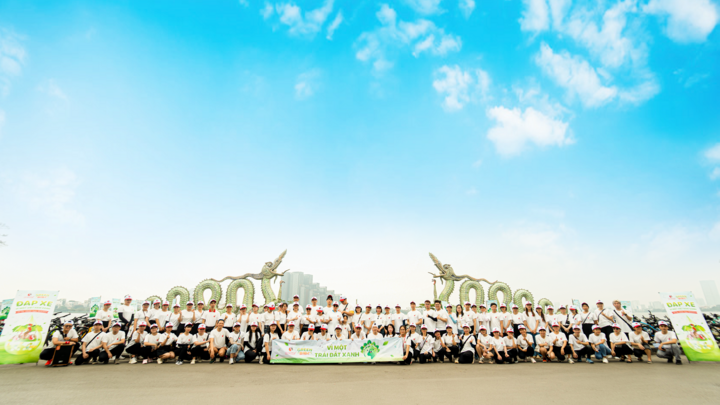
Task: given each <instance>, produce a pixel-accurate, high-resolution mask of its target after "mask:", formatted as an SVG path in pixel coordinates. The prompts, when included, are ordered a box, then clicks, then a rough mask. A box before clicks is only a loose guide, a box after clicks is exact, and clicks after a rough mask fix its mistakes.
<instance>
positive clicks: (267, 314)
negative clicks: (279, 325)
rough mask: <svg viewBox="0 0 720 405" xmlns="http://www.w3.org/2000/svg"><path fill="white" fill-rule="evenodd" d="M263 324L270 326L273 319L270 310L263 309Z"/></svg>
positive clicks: (273, 315)
mask: <svg viewBox="0 0 720 405" xmlns="http://www.w3.org/2000/svg"><path fill="white" fill-rule="evenodd" d="M261 316H262V323H263V326H270V324H271V323H273V321H274V320H275V314H274V313H272V312H270V311H265V312H263V313H262V314H261Z"/></svg>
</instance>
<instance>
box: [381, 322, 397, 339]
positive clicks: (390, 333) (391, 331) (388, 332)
mask: <svg viewBox="0 0 720 405" xmlns="http://www.w3.org/2000/svg"><path fill="white" fill-rule="evenodd" d="M383 336H384V337H386V338H389V337H397V333H395V326H393V324H392V323H389V324H387V326H385V333H383Z"/></svg>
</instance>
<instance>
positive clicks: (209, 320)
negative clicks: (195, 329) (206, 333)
mask: <svg viewBox="0 0 720 405" xmlns="http://www.w3.org/2000/svg"><path fill="white" fill-rule="evenodd" d="M221 316H222V314H221V313H220V312H218V311H217V309H215V310H212V309H208V310H207V311H205V313H203V323H204V324H205V326H206V327H207V328H208V330H210V328H214V327H215V324H216V323H217V320H218V319H220V317H221Z"/></svg>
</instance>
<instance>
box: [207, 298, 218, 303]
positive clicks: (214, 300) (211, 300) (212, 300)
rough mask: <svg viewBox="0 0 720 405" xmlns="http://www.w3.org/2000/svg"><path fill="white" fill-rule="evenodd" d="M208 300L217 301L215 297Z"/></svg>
mask: <svg viewBox="0 0 720 405" xmlns="http://www.w3.org/2000/svg"><path fill="white" fill-rule="evenodd" d="M208 302H217V300H216V299H215V298H210V301H208Z"/></svg>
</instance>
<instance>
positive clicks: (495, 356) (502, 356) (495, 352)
mask: <svg viewBox="0 0 720 405" xmlns="http://www.w3.org/2000/svg"><path fill="white" fill-rule="evenodd" d="M492 353H493V359H495V363H496V364H503V363H505V362H507V361H508V360H509V359H510V356H506V355H505V351H504V350H503V351H498V350H496V349H495V348H493V349H492ZM498 356H500V358H499V359H498Z"/></svg>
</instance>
